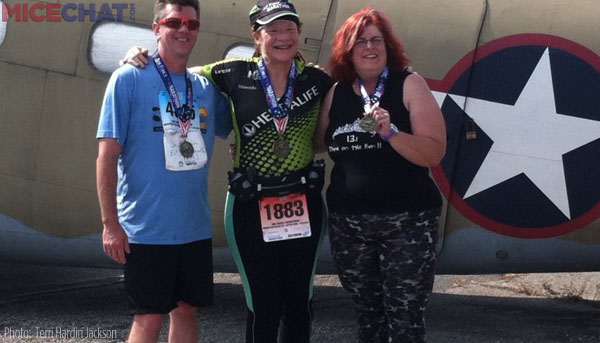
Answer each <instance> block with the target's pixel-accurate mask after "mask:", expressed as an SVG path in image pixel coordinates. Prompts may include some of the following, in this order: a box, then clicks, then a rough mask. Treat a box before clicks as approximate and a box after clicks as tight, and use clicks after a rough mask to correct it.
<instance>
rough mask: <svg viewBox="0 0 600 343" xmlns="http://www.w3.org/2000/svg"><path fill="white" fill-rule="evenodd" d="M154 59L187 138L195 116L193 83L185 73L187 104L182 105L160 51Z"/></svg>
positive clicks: (155, 54) (184, 135) (154, 55)
mask: <svg viewBox="0 0 600 343" xmlns="http://www.w3.org/2000/svg"><path fill="white" fill-rule="evenodd" d="M152 59H153V60H154V65H155V66H156V70H157V71H158V75H160V78H161V79H162V81H163V83H164V84H165V88H167V92H168V93H169V98H170V99H171V103H172V104H173V107H175V110H174V111H175V117H177V119H178V120H179V125H180V127H181V131H182V134H183V137H187V133H188V129H189V128H190V124H191V123H192V121H191V120H190V119H192V114H193V111H194V110H193V108H194V105H193V102H194V94H193V89H192V81H191V80H190V78H189V75H188V73H187V70H186V72H185V94H186V99H185V104H184V105H181V102H180V101H179V97H178V96H177V90H176V89H175V85H174V84H173V80H172V79H171V74H170V73H169V69H167V66H166V65H165V63H164V62H163V60H162V58H161V57H160V55H159V54H158V51H157V52H155V53H154V54H153V55H152Z"/></svg>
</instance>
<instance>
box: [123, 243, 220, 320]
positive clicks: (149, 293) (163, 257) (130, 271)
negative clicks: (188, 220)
mask: <svg viewBox="0 0 600 343" xmlns="http://www.w3.org/2000/svg"><path fill="white" fill-rule="evenodd" d="M129 246H130V249H131V254H127V255H126V256H127V263H125V267H124V275H125V292H126V294H127V300H128V302H129V313H130V314H151V313H156V314H167V313H169V312H171V311H172V310H173V309H174V308H176V307H177V303H178V302H179V301H184V302H186V303H188V304H190V305H192V306H196V307H200V306H207V305H211V304H212V303H213V269H212V241H211V239H206V240H201V241H196V242H192V243H188V244H180V245H147V244H130V245H129Z"/></svg>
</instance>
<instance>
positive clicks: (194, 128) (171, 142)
mask: <svg viewBox="0 0 600 343" xmlns="http://www.w3.org/2000/svg"><path fill="white" fill-rule="evenodd" d="M178 96H179V97H180V98H181V94H178ZM158 100H159V105H160V115H161V119H162V124H163V131H164V134H163V146H164V152H165V167H166V168H167V170H171V171H185V170H195V169H200V168H202V167H204V165H205V164H206V161H207V160H208V155H207V153H206V147H205V146H204V139H203V138H202V133H201V132H200V117H199V114H198V111H197V109H198V104H197V103H196V102H195V101H194V108H193V111H194V115H193V116H192V119H190V123H189V128H188V133H187V137H184V136H183V134H182V133H183V130H182V128H181V122H180V121H179V119H177V117H175V112H174V108H173V104H172V103H171V101H170V99H169V94H168V93H167V92H166V91H161V92H159V93H158Z"/></svg>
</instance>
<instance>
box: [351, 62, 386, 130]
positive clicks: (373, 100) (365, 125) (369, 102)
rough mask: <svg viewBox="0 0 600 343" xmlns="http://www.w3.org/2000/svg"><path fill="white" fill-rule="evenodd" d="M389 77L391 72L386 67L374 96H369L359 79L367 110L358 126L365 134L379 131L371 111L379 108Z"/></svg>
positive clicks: (364, 105)
mask: <svg viewBox="0 0 600 343" xmlns="http://www.w3.org/2000/svg"><path fill="white" fill-rule="evenodd" d="M389 75H390V72H389V69H388V67H387V66H386V67H385V68H384V69H383V72H382V73H381V74H380V75H379V82H378V84H377V87H376V88H375V92H374V93H373V94H369V93H368V92H367V89H366V88H365V85H364V84H363V82H362V80H361V79H360V77H358V84H359V87H360V94H361V95H362V101H363V108H364V110H365V113H364V114H363V117H362V118H361V119H360V122H359V123H358V126H360V128H361V129H363V130H365V132H375V130H376V129H377V121H376V120H375V118H373V117H372V116H370V115H369V113H371V110H372V109H373V108H374V107H377V106H379V103H380V102H381V97H382V96H383V92H384V91H385V84H386V83H387V80H388V79H389Z"/></svg>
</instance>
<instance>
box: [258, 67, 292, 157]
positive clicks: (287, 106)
mask: <svg viewBox="0 0 600 343" xmlns="http://www.w3.org/2000/svg"><path fill="white" fill-rule="evenodd" d="M258 76H259V79H260V83H261V84H262V87H263V90H264V92H265V96H266V99H267V104H268V105H269V111H270V113H271V117H272V118H273V123H274V124H275V129H276V130H277V135H278V137H277V139H276V140H275V142H273V146H272V151H273V154H274V155H275V156H276V157H277V158H279V159H284V158H286V157H287V156H288V155H289V154H290V151H291V148H290V144H289V142H288V141H287V140H286V139H285V138H284V137H283V134H284V133H285V129H286V128H287V123H288V120H289V116H290V113H291V108H292V101H293V98H294V84H295V83H296V79H297V78H298V69H297V68H296V62H295V61H293V60H292V65H291V67H290V72H289V74H288V81H287V87H286V91H285V95H284V98H283V103H281V104H280V103H279V102H278V101H277V96H276V94H275V88H274V87H273V82H272V81H271V77H270V76H269V70H268V68H267V66H266V64H265V63H264V61H263V60H262V59H260V60H259V61H258Z"/></svg>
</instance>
